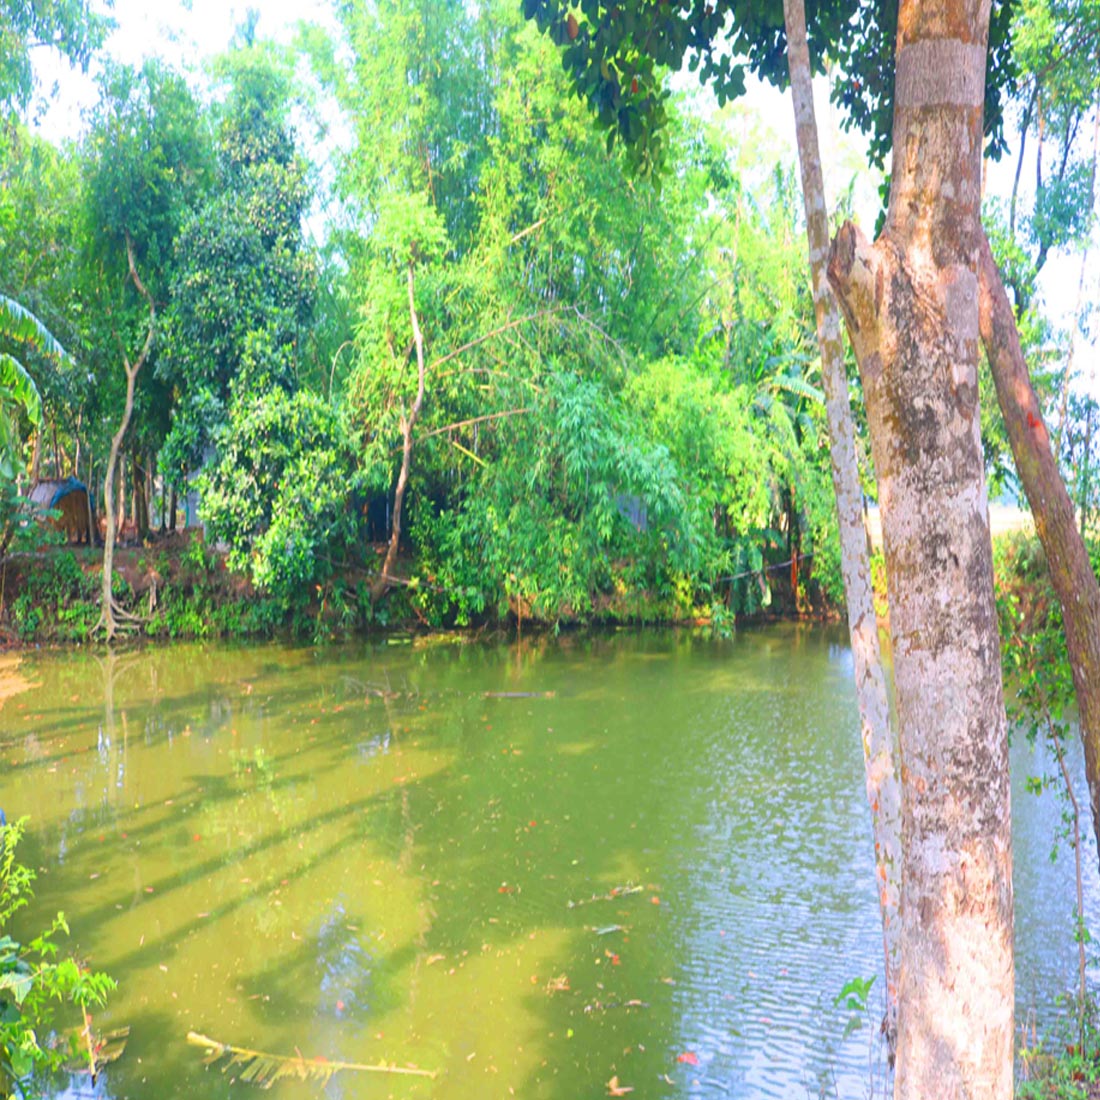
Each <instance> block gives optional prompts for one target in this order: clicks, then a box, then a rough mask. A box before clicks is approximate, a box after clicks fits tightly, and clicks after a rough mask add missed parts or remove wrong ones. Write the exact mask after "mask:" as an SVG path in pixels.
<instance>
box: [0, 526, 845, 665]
mask: <svg viewBox="0 0 1100 1100" xmlns="http://www.w3.org/2000/svg"><path fill="white" fill-rule="evenodd" d="M808 560H809V559H805V561H806V562H807V563H808ZM115 563H116V576H115V585H114V590H115V595H116V598H117V599H118V601H119V603H120V604H121V605H122V606H123V607H124V608H125V609H126V610H127V611H129V612H131V613H132V614H134V615H136V616H137V617H138V618H139V620H140V621H141V626H140V629H139V632H138V633H139V634H140V636H142V637H146V638H159V639H173V640H183V639H203V638H222V639H228V640H231V639H248V638H252V639H262V638H273V637H290V638H298V639H305V640H311V641H326V642H327V641H334V640H340V639H348V638H352V637H356V636H360V635H364V634H370V633H378V632H385V631H392V630H416V631H424V630H428V631H432V630H438V629H446V628H448V627H450V626H452V625H454V624H452V623H448V622H434V621H430V620H429V619H427V618H426V617H425V615H424V614H423V613H422V612H421V611H420V609H419V607H418V603H417V600H416V589H415V585H414V586H410V587H409V588H405V587H397V588H394V589H393V590H391V591H390V592H389V594H388V595H387V596H386V597H385V599H384V600H382V601H381V602H380V603H378V604H372V603H371V599H370V582H371V580H372V579H373V574H372V573H369V572H368V571H367V570H363V569H360V570H354V571H353V570H345V571H344V572H342V573H341V574H339V575H337V576H335V577H334V578H332V579H331V580H329V581H328V582H327V583H326V584H324V585H316V586H311V588H310V589H309V590H308V591H303V592H302V593H300V598H298V599H297V600H296V601H295V602H292V603H289V604H288V603H287V602H285V601H281V600H279V599H276V598H274V597H272V596H270V595H267V594H265V593H263V592H260V591H258V590H256V589H255V588H254V587H253V585H252V584H251V582H250V581H249V580H248V578H247V577H244V576H242V575H240V574H237V573H234V572H232V571H231V570H229V569H228V568H227V566H226V561H225V555H224V554H223V553H221V552H219V551H218V550H216V549H214V548H211V547H209V546H207V545H206V544H205V543H204V542H203V541H202V538H201V532H199V531H197V530H195V531H189V532H184V533H180V534H174V535H170V536H166V537H161V538H157V539H153V540H150V541H149V542H148V543H147V544H146V545H144V546H138V547H124V548H120V549H118V550H116V552H115ZM788 566H789V563H788V562H783V563H780V566H778V567H771V568H769V585H768V589H769V597H770V600H769V603H768V606H767V608H766V609H765V610H764V611H761V612H760V613H758V614H755V615H752V616H735V615H734V614H733V613H732V612H730V611H728V610H727V609H726V608H725V607H724V606H723V604H722V603H721V602H720V601H716V602H713V603H710V604H705V603H703V602H702V601H699V600H698V599H696V600H692V598H691V597H690V595H682V594H678V595H676V596H671V597H670V596H665V597H658V596H654V595H653V594H652V593H649V592H647V591H644V590H630V589H625V590H623V591H616V592H613V593H608V594H604V595H602V596H600V597H599V598H598V599H596V600H595V601H594V606H593V607H592V608H591V609H590V610H588V611H587V612H585V613H583V614H578V613H575V612H573V611H572V610H571V609H570V608H563V609H560V611H559V618H558V619H557V620H556V621H547V620H546V619H545V618H542V619H540V618H539V617H537V616H535V615H533V614H532V611H531V608H530V607H529V606H528V605H527V604H525V603H522V604H521V603H517V602H516V601H514V600H513V601H507V600H505V599H503V598H502V599H501V600H500V601H499V604H500V605H501V606H502V607H504V608H506V610H503V612H502V613H494V612H487V613H486V614H484V615H483V616H482V617H481V618H480V619H479V620H477V621H474V622H471V623H468V624H463V625H465V626H467V627H469V628H472V629H475V630H484V629H488V630H503V631H507V632H508V633H515V632H519V633H522V632H524V631H527V630H536V631H537V630H540V629H546V628H573V627H578V626H625V625H696V626H713V627H714V628H715V629H716V630H717V631H718V632H719V633H722V632H725V631H728V630H730V629H732V628H733V627H734V625H736V623H744V622H749V621H751V622H757V623H760V622H772V621H789V620H796V619H812V620H832V619H836V618H837V617H838V612H837V610H836V608H834V607H832V606H830V605H829V604H828V603H827V601H825V600H824V599H823V598H822V597H821V596H820V594H819V593H818V592H817V591H816V589H814V590H813V594H812V595H811V596H807V595H806V592H805V588H802V590H801V591H800V593H799V595H798V596H797V598H796V597H795V595H794V594H793V592H792V587H791V571H790V569H789V568H788ZM101 585H102V551H100V550H99V549H96V548H88V547H62V548H53V549H45V550H41V551H38V552H36V553H32V554H14V555H10V556H9V557H8V558H7V560H6V561H4V562H3V563H2V564H0V639H2V641H0V645H2V646H3V648H8V649H11V648H20V647H23V646H28V645H32V646H39V645H81V644H84V643H86V642H88V641H90V640H92V637H93V634H94V631H95V628H96V624H97V623H98V620H99V607H100V593H101Z"/></svg>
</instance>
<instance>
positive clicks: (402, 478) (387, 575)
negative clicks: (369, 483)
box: [370, 262, 424, 603]
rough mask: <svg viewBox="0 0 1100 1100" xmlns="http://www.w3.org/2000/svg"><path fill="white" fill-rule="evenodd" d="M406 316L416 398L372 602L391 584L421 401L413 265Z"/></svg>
mask: <svg viewBox="0 0 1100 1100" xmlns="http://www.w3.org/2000/svg"><path fill="white" fill-rule="evenodd" d="M408 284H409V316H410V318H411V320H412V330H413V342H414V343H415V345H416V400H415V401H413V406H412V409H410V410H409V412H408V413H402V414H401V472H400V473H399V474H398V475H397V488H396V489H395V490H394V493H393V521H392V523H391V524H390V544H389V546H388V547H387V548H386V557H385V559H384V560H383V562H382V569H381V571H380V572H379V574H378V577H377V579H376V580H375V582H374V583H373V584H372V585H371V590H370V599H371V603H377V602H378V601H379V600H380V599H381V598H382V597H383V596H384V595H385V594H386V593H387V592H388V591H389V590H390V588H391V587H392V586H393V584H394V575H393V568H394V565H395V564H396V563H397V547H398V543H400V541H401V507H402V505H403V504H404V502H405V490H406V489H407V488H408V484H409V467H410V466H411V464H412V449H413V434H412V433H413V428H414V427H415V426H416V420H417V417H418V416H419V415H420V407H421V405H423V404H424V337H423V336H422V335H421V332H420V320H419V318H418V317H417V315H416V299H415V296H414V293H413V291H414V283H413V265H412V263H411V262H410V263H409V268H408Z"/></svg>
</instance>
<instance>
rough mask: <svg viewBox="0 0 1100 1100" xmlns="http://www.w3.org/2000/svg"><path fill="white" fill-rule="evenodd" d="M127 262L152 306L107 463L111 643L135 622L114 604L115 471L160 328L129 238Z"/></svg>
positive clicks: (101, 626)
mask: <svg viewBox="0 0 1100 1100" xmlns="http://www.w3.org/2000/svg"><path fill="white" fill-rule="evenodd" d="M126 258H127V261H128V263H129V265H130V278H131V280H132V281H133V284H134V286H135V287H137V289H138V292H139V293H140V294H141V296H142V297H143V298H144V299H145V300H146V302H147V303H148V305H149V327H148V329H147V330H146V333H145V343H144V344H143V345H142V347H141V351H140V353H139V354H138V357H137V358H136V359H135V360H134V361H133V362H132V363H131V362H130V360H129V358H128V357H127V356H126V353H125V352H123V355H122V365H123V368H124V370H125V371H126V404H125V406H124V408H123V411H122V421H121V422H120V424H119V426H118V431H117V432H115V434H114V437H113V438H112V440H111V453H110V456H109V457H108V459H107V473H106V476H105V477H104V479H103V512H104V515H105V516H106V519H107V531H106V534H105V536H104V540H103V594H102V607H101V610H100V613H99V622H98V623H97V624H96V631H99V630H102V631H103V633H104V634H105V635H106V638H107V641H108V642H110V641H112V640H113V639H114V636H115V635H116V634H117V633H118V630H119V622H120V620H126V619H130V618H132V616H129V615H125V614H123V613H122V612H121V611H120V608H119V607H118V605H117V604H116V603H115V597H114V592H113V591H112V588H113V581H114V571H115V534H116V529H115V508H114V491H115V469H116V467H117V466H118V453H119V450H120V449H121V448H122V439H123V437H124V436H125V435H126V429H127V428H128V427H129V426H130V417H131V415H132V414H133V411H134V386H135V384H136V382H137V376H138V372H139V371H140V370H141V368H142V367H143V366H144V365H145V360H146V359H148V358H149V352H150V351H151V350H152V347H153V336H154V334H155V332H156V325H157V307H156V303H155V302H154V301H153V296H152V295H151V294H150V293H149V291H148V290H146V289H145V284H144V283H143V282H142V281H141V277H140V276H139V275H138V271H137V266H136V264H135V262H134V246H133V243H132V242H131V240H130V237H129V235H127V237H126Z"/></svg>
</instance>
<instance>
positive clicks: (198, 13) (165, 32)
mask: <svg viewBox="0 0 1100 1100" xmlns="http://www.w3.org/2000/svg"><path fill="white" fill-rule="evenodd" d="M248 8H254V9H256V10H257V11H258V12H259V14H260V20H259V25H258V27H257V31H258V33H259V34H260V35H262V36H264V37H272V38H274V39H276V40H277V41H280V42H290V41H291V39H292V38H293V36H294V33H295V28H296V27H297V25H298V23H299V22H300V21H307V22H316V23H321V24H322V25H325V26H330V27H331V26H333V24H334V20H333V17H332V15H331V12H330V10H329V6H328V4H327V3H326V2H324V0H247V2H246V0H228V2H227V0H158V2H155V3H149V0H115V3H114V5H113V8H112V9H111V11H110V14H111V15H112V16H113V18H114V19H115V21H116V23H117V24H118V26H117V29H116V30H115V31H114V32H113V33H112V35H111V37H110V39H109V40H108V42H107V46H106V50H107V52H108V53H109V54H110V55H111V56H113V57H114V58H115V59H117V60H119V61H123V62H126V63H129V64H138V63H140V62H141V61H142V60H143V59H144V58H145V57H148V56H152V55H159V56H161V57H163V58H164V59H165V60H167V61H169V62H171V63H172V64H174V65H176V66H178V67H180V68H184V69H197V68H198V67H199V66H200V65H201V63H202V60H203V59H204V58H207V57H210V56H212V55H214V54H216V53H218V52H220V51H221V50H224V49H225V48H226V46H227V45H228V44H229V41H230V38H231V37H232V34H233V30H234V28H235V27H236V26H237V25H238V24H239V23H240V22H242V21H243V19H244V16H245V12H246V10H247V9H248ZM100 10H106V8H105V5H102V3H101V4H100ZM37 62H38V72H39V77H40V80H41V84H42V86H43V88H46V89H51V88H52V87H53V85H54V83H55V82H56V85H57V91H56V94H53V95H51V96H50V97H49V105H48V108H47V110H46V111H45V113H44V114H43V115H42V116H41V118H40V119H39V120H38V123H37V127H38V129H39V130H40V131H41V132H42V133H43V134H44V135H45V136H47V137H49V138H51V139H52V140H61V139H62V138H66V137H76V136H77V135H78V134H79V133H80V130H81V112H82V111H83V110H85V109H87V108H88V107H90V106H91V105H92V104H93V103H94V101H95V85H94V80H93V77H94V72H95V70H94V67H93V70H92V72H90V73H89V74H88V75H84V74H81V73H78V72H75V71H73V70H71V69H69V68H68V67H67V66H66V65H64V64H63V63H62V62H60V60H59V59H58V58H57V57H56V56H54V55H50V54H46V53H43V54H42V55H41V56H40V57H39V58H38V59H37ZM694 84H695V81H694V78H688V80H687V81H685V84H684V86H691V85H694ZM817 92H818V94H817V104H818V125H819V128H820V131H821V142H822V155H823V161H824V164H825V171H826V181H825V182H826V192H827V196H828V199H829V201H831V202H835V201H836V198H837V196H838V194H839V193H840V192H841V191H842V190H843V189H846V188H847V186H848V185H849V183H850V182H851V180H852V179H853V178H855V177H857V176H859V175H860V173H859V165H860V162H861V154H862V149H861V148H860V143H859V141H858V139H856V138H855V137H851V136H849V135H843V134H841V132H840V129H839V125H838V122H839V120H838V118H837V117H836V113H835V111H834V109H833V108H832V107H831V105H830V104H829V102H828V96H827V90H826V88H825V86H824V84H823V83H821V82H819V86H818V88H817ZM701 102H704V103H705V97H704V98H702V99H701ZM746 108H747V111H746V113H752V114H754V115H755V116H756V119H757V121H756V122H755V123H754V125H757V126H759V128H761V129H762V130H765V131H767V130H770V131H772V132H773V133H774V134H775V135H776V136H777V137H778V138H779V140H780V141H782V142H783V143H784V144H785V145H786V146H787V147H788V148H789V149H790V150H791V156H792V158H793V156H794V150H795V145H794V122H793V112H792V110H791V107H790V104H789V101H788V100H787V98H786V96H785V95H784V94H781V93H779V92H777V91H775V90H774V89H772V88H765V87H762V86H759V85H757V86H756V87H753V88H751V89H750V91H749V95H748V97H747V101H746ZM703 109H706V108H705V107H704V108H703ZM738 117H739V118H740V119H741V120H742V121H741V124H742V125H744V124H745V123H744V120H745V114H743V113H741V112H738ZM1016 140H1017V139H1016V138H1015V137H1013V139H1012V140H1010V144H1015V143H1016ZM1031 145H1032V146H1034V142H1032V143H1031ZM1014 170H1015V163H1014V161H1013V160H1012V159H1011V158H1006V159H1005V160H1004V161H1002V162H1000V163H991V164H990V165H989V166H988V168H987V172H988V174H987V191H988V193H990V194H993V195H999V196H1001V197H1003V198H1004V199H1005V201H1007V197H1008V195H1009V193H1010V191H1011V187H1012V177H1013V173H1014ZM1033 177H1034V162H1032V164H1031V165H1030V166H1025V168H1024V171H1023V174H1022V178H1023V179H1024V180H1025V181H1029V180H1030V179H1032V178H1033ZM877 184H878V180H877V178H875V177H873V176H870V175H868V176H866V177H864V178H863V179H862V180H860V182H859V184H858V187H857V192H856V197H855V209H856V214H857V220H859V221H861V222H862V224H863V226H864V229H865V231H866V232H867V233H868V235H870V234H871V230H872V229H873V225H874V220H875V215H876V213H877V203H878V200H877V196H876V190H875V189H876V187H877ZM1026 191H1027V185H1026V184H1025V187H1024V189H1023V193H1022V201H1023V202H1024V203H1025V205H1026V204H1027V202H1028V197H1027V194H1026ZM1090 257H1091V260H1090V263H1089V264H1088V267H1087V270H1086V273H1085V282H1084V287H1083V291H1084V293H1083V299H1082V300H1083V301H1084V302H1086V303H1087V302H1100V248H1097V247H1094V248H1093V249H1091V251H1090ZM1080 282H1081V259H1080V255H1079V254H1067V253H1061V254H1058V253H1052V255H1051V258H1050V259H1049V260H1048V262H1047V264H1046V267H1045V268H1044V270H1043V273H1042V276H1041V279H1040V296H1041V300H1042V302H1043V305H1044V312H1045V314H1046V315H1047V317H1049V318H1050V319H1051V320H1052V321H1053V322H1054V323H1055V324H1056V325H1058V326H1060V327H1062V328H1064V329H1067V330H1068V329H1069V328H1070V327H1071V326H1072V316H1073V313H1074V311H1075V309H1076V305H1077V302H1078V298H1079V284H1080ZM1074 362H1075V366H1076V368H1077V371H1078V373H1079V377H1080V383H1079V384H1080V385H1081V386H1083V388H1085V389H1087V390H1088V391H1089V392H1090V393H1092V394H1093V396H1094V397H1096V398H1097V399H1098V400H1100V344H1098V343H1096V342H1091V341H1088V340H1085V339H1083V338H1078V340H1077V344H1076V347H1075V353H1074Z"/></svg>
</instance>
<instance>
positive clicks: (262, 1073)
mask: <svg viewBox="0 0 1100 1100" xmlns="http://www.w3.org/2000/svg"><path fill="white" fill-rule="evenodd" d="M187 1041H188V1042H189V1043H190V1044H191V1045H192V1046H197V1047H203V1048H204V1049H205V1050H206V1054H205V1055H204V1056H203V1061H204V1062H205V1063H206V1064H207V1065H212V1064H213V1063H214V1062H216V1061H218V1059H219V1058H224V1057H226V1056H227V1055H228V1056H229V1062H228V1063H227V1064H226V1065H224V1066H223V1067H222V1073H225V1072H226V1071H227V1070H229V1069H232V1068H233V1066H241V1067H243V1068H242V1071H241V1080H242V1081H248V1082H249V1083H250V1084H253V1085H259V1086H260V1088H262V1089H269V1088H271V1086H272V1085H274V1084H275V1082H276V1081H278V1080H279V1079H280V1078H282V1077H297V1078H298V1080H300V1081H317V1082H319V1083H320V1084H322V1085H324V1084H327V1083H328V1082H329V1080H331V1078H332V1077H333V1075H334V1074H337V1073H340V1072H341V1071H342V1070H352V1071H354V1072H356V1073H400V1074H405V1075H407V1076H412V1077H435V1071H434V1070H430V1069H417V1068H416V1067H415V1066H395V1065H391V1064H389V1063H388V1062H378V1063H377V1064H375V1065H364V1064H363V1063H361V1062H330V1061H329V1060H328V1059H327V1058H321V1057H318V1058H306V1057H304V1056H303V1055H302V1054H300V1053H299V1054H293V1055H283V1054H268V1053H266V1052H265V1051H262V1050H249V1049H248V1048H247V1047H235V1046H232V1045H230V1044H229V1043H219V1042H218V1041H217V1039H211V1038H210V1037H209V1036H206V1035H200V1034H199V1033H198V1032H197V1031H189V1032H188V1033H187Z"/></svg>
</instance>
